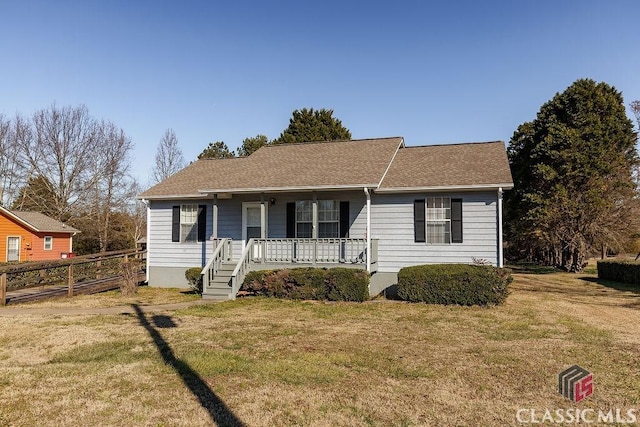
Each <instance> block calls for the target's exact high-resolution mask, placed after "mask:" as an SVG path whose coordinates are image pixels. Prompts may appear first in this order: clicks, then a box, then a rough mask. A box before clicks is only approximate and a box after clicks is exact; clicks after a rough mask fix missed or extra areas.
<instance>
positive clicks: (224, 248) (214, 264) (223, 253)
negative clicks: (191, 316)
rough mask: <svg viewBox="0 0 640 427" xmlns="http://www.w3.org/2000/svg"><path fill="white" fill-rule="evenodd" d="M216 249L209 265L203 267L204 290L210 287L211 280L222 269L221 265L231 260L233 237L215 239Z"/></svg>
mask: <svg viewBox="0 0 640 427" xmlns="http://www.w3.org/2000/svg"><path fill="white" fill-rule="evenodd" d="M213 244H214V247H215V249H214V251H213V255H212V256H211V259H209V262H207V265H205V266H204V268H203V269H202V273H201V274H202V288H203V292H204V291H206V290H207V289H208V288H209V285H210V283H211V282H213V279H214V277H215V276H216V275H217V274H218V272H219V271H220V267H221V266H222V263H223V262H224V261H230V260H231V254H232V249H233V247H232V244H233V242H232V240H231V239H215V240H214V242H213Z"/></svg>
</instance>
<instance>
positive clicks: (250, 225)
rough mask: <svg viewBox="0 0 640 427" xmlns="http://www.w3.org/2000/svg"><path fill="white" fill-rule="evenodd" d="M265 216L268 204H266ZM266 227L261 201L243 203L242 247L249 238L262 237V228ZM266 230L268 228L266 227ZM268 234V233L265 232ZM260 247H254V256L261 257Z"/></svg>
mask: <svg viewBox="0 0 640 427" xmlns="http://www.w3.org/2000/svg"><path fill="white" fill-rule="evenodd" d="M264 208H265V216H266V209H267V205H266V204H265V205H264ZM263 227H266V224H262V214H261V208H260V202H248V203H243V204H242V249H243V250H244V247H245V245H246V244H247V242H248V241H249V239H260V238H261V237H262V228H263ZM265 230H266V228H265ZM264 235H265V236H266V235H267V233H266V232H265V233H264ZM259 250H260V248H259V247H258V246H256V247H255V248H254V254H253V256H254V257H259V256H260V252H259Z"/></svg>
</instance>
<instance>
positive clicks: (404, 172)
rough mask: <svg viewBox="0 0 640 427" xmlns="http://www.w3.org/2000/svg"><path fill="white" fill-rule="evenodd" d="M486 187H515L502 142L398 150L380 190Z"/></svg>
mask: <svg viewBox="0 0 640 427" xmlns="http://www.w3.org/2000/svg"><path fill="white" fill-rule="evenodd" d="M486 186H492V187H504V188H505V189H508V188H512V187H513V179H512V178H511V170H510V169H509V162H508V160H507V154H506V151H505V147H504V143H503V142H501V141H497V142H483V143H466V144H450V145H430V146H421V147H405V148H403V149H402V150H400V151H398V154H397V155H396V158H395V159H394V160H393V163H392V164H391V167H390V168H389V171H388V172H387V175H386V176H385V177H384V180H383V181H382V183H381V185H380V188H379V191H385V190H386V191H391V190H393V189H411V188H415V189H429V188H431V189H439V188H444V187H458V188H474V187H486Z"/></svg>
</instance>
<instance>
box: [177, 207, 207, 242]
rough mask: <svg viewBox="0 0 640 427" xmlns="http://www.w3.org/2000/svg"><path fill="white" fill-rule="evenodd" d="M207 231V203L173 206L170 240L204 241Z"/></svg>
mask: <svg viewBox="0 0 640 427" xmlns="http://www.w3.org/2000/svg"><path fill="white" fill-rule="evenodd" d="M206 231H207V205H193V204H189V205H180V206H173V209H172V220H171V241H172V242H204V241H205V240H206Z"/></svg>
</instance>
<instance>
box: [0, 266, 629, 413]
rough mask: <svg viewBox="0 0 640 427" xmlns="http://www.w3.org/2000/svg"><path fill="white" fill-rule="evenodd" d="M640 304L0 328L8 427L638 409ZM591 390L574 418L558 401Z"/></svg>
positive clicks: (548, 286) (550, 281)
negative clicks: (564, 373)
mask: <svg viewBox="0 0 640 427" xmlns="http://www.w3.org/2000/svg"><path fill="white" fill-rule="evenodd" d="M639 303H640V295H638V294H637V293H634V292H628V291H624V290H619V289H614V288H611V287H607V286H603V285H602V284H599V283H596V282H594V278H593V276H580V275H571V274H565V273H552V274H543V275H540V274H536V275H529V274H516V280H515V282H514V284H513V292H512V294H511V295H510V296H509V298H508V299H507V302H506V304H505V305H503V306H500V307H494V308H476V307H444V306H428V305H424V304H406V303H402V302H397V301H381V300H376V301H372V302H368V303H364V304H357V303H353V304H349V303H318V302H304V301H280V300H274V299H262V298H245V299H239V300H236V301H229V302H224V303H219V304H213V305H206V306H194V307H191V308H188V309H183V310H179V311H174V312H166V313H158V314H141V313H138V314H121V315H109V316H107V315H102V316H54V315H51V316H34V315H26V316H20V318H19V322H17V321H16V319H17V318H16V319H12V318H9V317H0V362H1V363H0V401H2V402H3V404H2V405H1V406H0V424H9V425H68V426H81V425H82V426H84V425H103V426H105V425H106V426H109V425H113V426H115V425H163V426H182V425H184V426H187V425H188V426H199V425H213V424H216V423H217V424H221V425H234V424H238V423H240V422H242V423H244V424H246V425H251V426H254V425H256V426H273V425H276V426H279V425H344V426H346V425H349V426H351V425H384V426H387V425H433V426H442V425H516V424H517V421H516V418H515V417H516V411H517V410H518V409H519V408H538V409H542V410H544V409H545V408H551V409H555V408H570V407H580V408H582V409H585V408H591V409H596V410H597V409H604V410H608V409H610V408H621V409H624V410H626V409H629V408H639V407H640V391H639V390H640V388H639V387H638V384H640V374H639V373H638V370H637V366H638V365H639V364H640V355H639V354H638V352H637V348H638V344H640V341H639V339H640V308H638V304H639ZM573 364H578V365H581V366H583V367H584V368H586V369H588V370H590V371H591V372H593V374H594V382H595V391H594V394H593V396H591V397H590V398H588V399H586V400H585V401H583V402H580V403H579V404H577V405H574V404H572V403H571V402H569V401H567V400H565V399H564V398H563V397H562V396H560V395H559V394H558V393H557V391H556V381H557V374H558V373H559V372H560V371H561V370H563V369H565V368H566V367H568V366H571V365H573Z"/></svg>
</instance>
